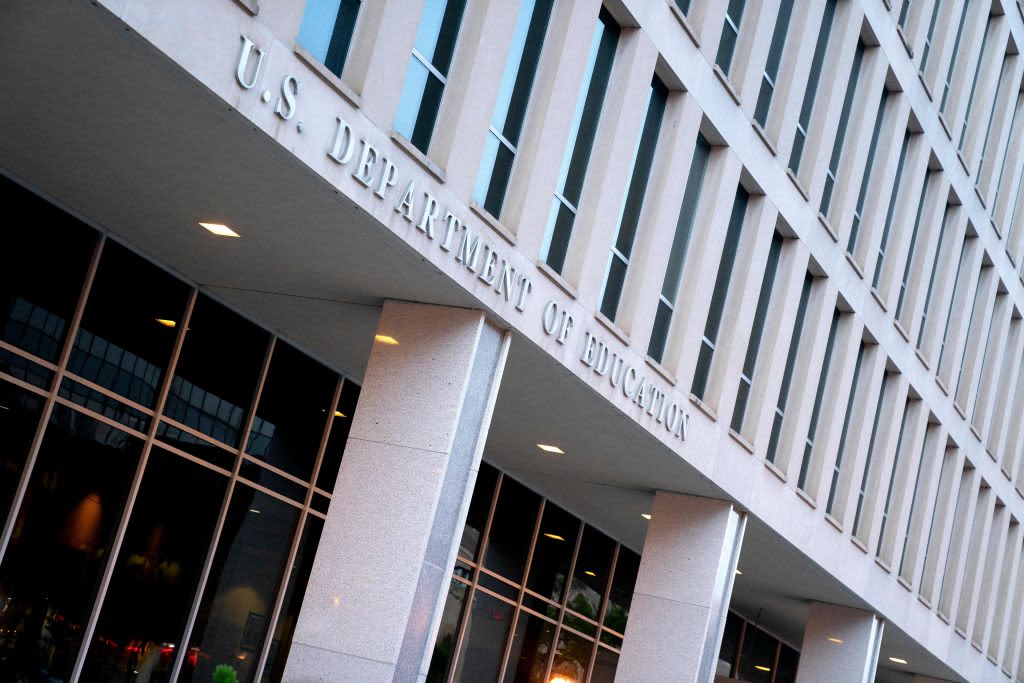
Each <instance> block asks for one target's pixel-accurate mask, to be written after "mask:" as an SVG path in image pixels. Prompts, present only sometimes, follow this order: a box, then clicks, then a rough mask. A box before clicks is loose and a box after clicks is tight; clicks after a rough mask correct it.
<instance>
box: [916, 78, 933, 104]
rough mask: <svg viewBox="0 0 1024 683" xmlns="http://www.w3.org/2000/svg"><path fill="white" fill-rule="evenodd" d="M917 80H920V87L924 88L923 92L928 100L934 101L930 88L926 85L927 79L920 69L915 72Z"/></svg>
mask: <svg viewBox="0 0 1024 683" xmlns="http://www.w3.org/2000/svg"><path fill="white" fill-rule="evenodd" d="M917 80H919V81H921V87H922V88H924V94H925V95H927V96H928V100H929V101H934V98H933V97H932V89H931V88H930V87H928V81H927V80H926V79H925V75H924V74H923V73H921V72H920V71H918V72H917Z"/></svg>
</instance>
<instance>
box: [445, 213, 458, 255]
mask: <svg viewBox="0 0 1024 683" xmlns="http://www.w3.org/2000/svg"><path fill="white" fill-rule="evenodd" d="M444 223H445V225H444V239H443V240H441V248H442V249H443V250H445V251H451V250H452V236H453V235H455V233H457V232H458V231H459V228H461V227H462V221H460V220H459V219H458V218H456V217H455V215H454V214H453V213H452V212H451V211H449V212H448V213H446V214H445V215H444Z"/></svg>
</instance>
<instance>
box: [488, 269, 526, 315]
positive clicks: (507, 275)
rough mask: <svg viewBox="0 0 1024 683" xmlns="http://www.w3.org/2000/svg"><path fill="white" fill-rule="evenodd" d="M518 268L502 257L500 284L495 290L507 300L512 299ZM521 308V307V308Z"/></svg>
mask: <svg viewBox="0 0 1024 683" xmlns="http://www.w3.org/2000/svg"><path fill="white" fill-rule="evenodd" d="M515 281H516V269H515V268H513V267H512V266H510V265H509V264H508V261H506V260H505V259H501V270H500V271H499V275H498V284H497V285H495V286H494V291H495V292H497V293H498V294H501V295H503V296H504V297H505V301H512V288H513V287H514V286H515ZM520 310H521V309H520Z"/></svg>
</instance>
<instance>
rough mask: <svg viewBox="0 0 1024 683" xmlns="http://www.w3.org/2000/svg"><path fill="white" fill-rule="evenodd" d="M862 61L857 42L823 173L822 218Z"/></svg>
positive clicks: (861, 49) (836, 171)
mask: <svg viewBox="0 0 1024 683" xmlns="http://www.w3.org/2000/svg"><path fill="white" fill-rule="evenodd" d="M863 61H864V43H862V42H860V41H857V49H856V51H854V53H853V65H852V66H851V67H850V80H849V81H847V83H846V97H845V98H844V99H843V111H842V112H841V113H840V115H839V128H838V132H837V133H836V141H835V143H834V144H833V145H832V157H831V159H829V162H828V170H827V171H826V172H825V189H824V190H823V191H822V194H821V206H820V207H819V208H818V211H820V212H821V215H822V216H828V211H829V207H830V206H831V205H832V192H833V191H834V190H835V186H836V176H837V175H838V174H839V162H840V161H841V160H842V158H843V144H844V143H845V142H846V128H847V126H849V124H850V112H851V111H853V101H854V98H855V96H856V94H857V81H858V80H860V66H861V63H862V62H863Z"/></svg>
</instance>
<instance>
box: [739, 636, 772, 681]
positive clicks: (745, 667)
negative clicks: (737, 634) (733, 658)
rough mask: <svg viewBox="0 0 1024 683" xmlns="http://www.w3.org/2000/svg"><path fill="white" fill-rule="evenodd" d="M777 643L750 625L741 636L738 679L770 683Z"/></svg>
mask: <svg viewBox="0 0 1024 683" xmlns="http://www.w3.org/2000/svg"><path fill="white" fill-rule="evenodd" d="M778 645H779V641H777V640H775V639H774V638H772V637H771V636H769V635H768V634H767V633H765V632H764V631H762V630H761V629H759V628H756V627H754V626H752V625H750V624H748V625H747V630H746V633H744V634H743V652H742V653H740V667H739V677H740V678H741V679H742V680H744V681H750V683H770V681H771V680H772V669H774V668H775V651H776V649H778Z"/></svg>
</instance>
